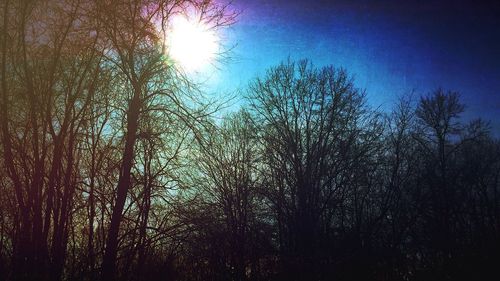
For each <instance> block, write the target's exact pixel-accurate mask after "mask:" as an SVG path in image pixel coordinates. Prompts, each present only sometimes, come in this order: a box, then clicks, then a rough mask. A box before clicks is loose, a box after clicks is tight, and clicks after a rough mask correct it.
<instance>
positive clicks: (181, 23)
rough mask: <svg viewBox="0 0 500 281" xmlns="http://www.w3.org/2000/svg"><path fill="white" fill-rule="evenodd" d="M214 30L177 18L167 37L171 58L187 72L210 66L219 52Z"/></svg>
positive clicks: (173, 21) (193, 21)
mask: <svg viewBox="0 0 500 281" xmlns="http://www.w3.org/2000/svg"><path fill="white" fill-rule="evenodd" d="M218 41H219V40H218V38H217V35H216V33H215V31H214V30H212V29H210V28H209V27H208V26H207V25H206V24H203V23H202V22H199V21H198V20H196V19H189V18H186V17H185V16H181V15H179V16H176V17H175V18H174V19H173V20H172V22H171V26H170V33H169V34H168V35H167V42H166V43H167V46H168V53H169V55H170V57H171V58H172V59H173V60H174V61H175V62H177V63H178V64H179V65H180V66H181V67H182V68H183V69H184V70H185V71H188V72H191V71H197V70H201V69H202V68H203V67H205V66H207V65H208V64H210V62H211V61H212V60H213V59H214V57H215V56H216V54H217V53H218V50H219V42H218Z"/></svg>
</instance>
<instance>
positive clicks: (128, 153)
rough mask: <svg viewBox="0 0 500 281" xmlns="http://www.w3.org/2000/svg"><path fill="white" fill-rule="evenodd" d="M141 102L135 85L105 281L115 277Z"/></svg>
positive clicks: (111, 230)
mask: <svg viewBox="0 0 500 281" xmlns="http://www.w3.org/2000/svg"><path fill="white" fill-rule="evenodd" d="M141 104H142V101H141V97H140V88H139V87H134V97H133V98H132V100H131V102H130V106H129V111H128V114H127V132H126V140H125V149H124V151H123V158H122V165H121V171H120V177H119V179H118V185H117V187H116V192H117V194H116V201H115V205H114V207H113V213H112V215H111V223H110V226H109V229H108V237H107V240H106V250H105V253H104V258H103V261H102V272H101V279H102V280H103V281H112V280H114V279H115V267H116V257H117V252H118V232H119V229H120V223H121V220H122V212H123V208H124V206H125V200H126V199H127V192H128V189H129V187H130V171H131V169H132V165H133V160H134V146H135V142H136V139H137V127H138V124H139V114H140V109H141Z"/></svg>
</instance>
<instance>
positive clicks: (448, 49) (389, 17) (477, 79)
mask: <svg viewBox="0 0 500 281" xmlns="http://www.w3.org/2000/svg"><path fill="white" fill-rule="evenodd" d="M234 8H236V9H237V10H239V11H240V12H241V15H240V16H239V19H238V22H236V23H235V24H234V26H232V27H231V28H229V29H228V30H226V31H224V33H223V38H224V41H225V44H226V45H227V46H233V45H234V48H233V49H232V50H231V51H230V53H229V54H230V57H231V59H229V60H225V61H223V62H221V63H220V64H219V70H218V71H216V72H215V73H214V74H213V76H212V79H210V82H209V87H210V89H211V90H212V91H215V92H230V91H234V90H235V89H244V88H245V86H246V85H247V84H248V82H249V81H250V80H251V79H252V78H254V77H256V76H258V75H263V74H264V73H265V70H266V69H267V68H269V67H270V66H273V65H276V64H278V63H279V62H281V61H283V60H286V59H287V58H288V57H290V58H292V59H301V58H308V59H310V60H311V61H312V62H313V63H314V64H315V65H317V66H321V65H327V64H332V65H335V66H338V67H344V68H345V69H347V71H348V72H349V73H350V74H352V75H353V76H354V78H355V83H356V85H357V86H358V87H360V88H363V89H366V91H367V96H368V101H369V103H370V104H372V105H373V106H376V107H380V108H382V109H388V108H390V107H391V105H392V104H393V103H394V101H395V98H396V97H397V96H398V95H401V94H404V93H407V92H410V91H412V90H415V92H416V93H417V94H426V93H428V92H430V91H432V90H433V89H436V88H437V87H442V88H444V89H447V90H454V91H459V92H460V93H461V96H462V101H463V102H464V103H466V105H467V111H466V113H465V114H464V117H465V118H472V117H482V118H484V119H487V120H491V122H492V126H493V127H494V131H495V134H496V135H500V5H499V4H496V5H495V4H494V3H493V2H481V1H474V2H473V1H469V2H464V1H447V0H444V1H422V0H421V1H417V0H409V1H390V0H372V1H368V0H352V1H345V0H342V1H322V0H319V1H312V0H311V1H300V0H288V1H285V0H275V1H264V0H253V1H250V0H248V1H243V0H235V1H234Z"/></svg>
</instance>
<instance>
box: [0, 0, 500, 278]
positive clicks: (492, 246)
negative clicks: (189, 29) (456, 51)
mask: <svg viewBox="0 0 500 281" xmlns="http://www.w3.org/2000/svg"><path fill="white" fill-rule="evenodd" d="M0 9H1V10H0V13H1V15H2V16H1V17H0V19H1V24H0V26H1V29H0V36H1V37H0V38H1V39H0V55H1V58H0V78H1V80H0V84H1V88H0V129H1V130H0V154H1V157H0V280H7V281H10V280H20V281H28V280H40V281H49V280H51V281H52V280H54V281H60V280H82V281H83V280H101V281H119V280H123V281H125V280H131V281H132V280H133V281H140V280H151V281H155V280H185V281H196V280H222V281H224V280H228V281H229V280H234V281H247V280H248V281H253V280H255V281H258V280H269V281H280V280H283V281H284V280H291V281H293V280H297V281H307V280H311V281H312V280H341V281H342V280H381V281H382V280H387V281H389V280H411V281H413V280H415V281H417V280H498V279H497V278H499V276H500V274H499V272H498V261H499V260H500V140H499V139H498V138H497V137H495V135H494V134H493V133H492V129H491V127H490V125H489V123H488V121H487V120H486V121H485V120H481V119H474V120H471V119H466V118H463V117H462V115H463V113H464V112H465V111H466V105H465V104H464V103H463V102H462V101H461V99H460V94H459V92H457V91H459V90H460V89H446V88H436V89H434V90H433V91H431V92H429V93H409V94H406V95H401V96H400V98H399V99H398V100H394V103H393V106H392V109H391V110H390V111H385V110H380V109H378V108H374V107H373V106H370V105H369V104H368V102H367V99H368V97H369V95H370V93H367V92H365V90H363V89H361V88H359V87H357V86H356V81H355V79H354V78H353V76H352V75H351V74H350V73H349V71H348V70H349V66H348V65H345V66H333V65H328V64H326V66H321V67H318V66H316V65H315V64H313V62H312V61H311V60H308V59H303V60H292V59H287V57H286V54H285V55H284V58H283V62H282V63H281V64H279V65H276V66H274V67H271V68H269V69H268V70H267V71H266V72H265V74H263V75H260V76H258V77H256V78H255V79H253V80H252V81H249V83H248V84H247V86H246V87H245V88H244V89H242V90H241V92H242V95H243V96H244V100H245V102H244V103H243V104H242V106H241V107H240V108H239V109H238V110H234V111H224V110H223V109H224V106H225V103H226V101H223V100H214V99H210V98H207V95H206V94H205V93H204V90H203V87H202V85H199V84H198V83H195V82H194V81H192V80H191V79H190V77H189V75H187V74H186V73H184V72H182V71H180V70H179V69H177V68H176V66H175V63H174V62H172V60H171V59H169V58H168V56H167V55H165V52H164V48H165V46H164V41H163V40H162V38H163V37H165V36H168V30H166V29H164V28H160V29H158V23H165V22H167V21H168V19H169V17H171V16H172V15H174V14H178V13H183V12H185V11H194V12H195V13H196V14H197V15H199V18H200V21H204V22H207V23H210V24H212V25H213V27H214V28H225V27H227V26H230V25H232V24H235V22H237V13H234V12H232V11H231V9H230V5H229V4H221V2H220V1H213V0H175V1H174V0H105V1H86V0H53V1H34V0H1V1H0ZM160 25H161V24H160ZM343 67H345V68H343ZM443 86H446V85H443ZM222 112H226V113H222ZM220 115H222V117H220Z"/></svg>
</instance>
